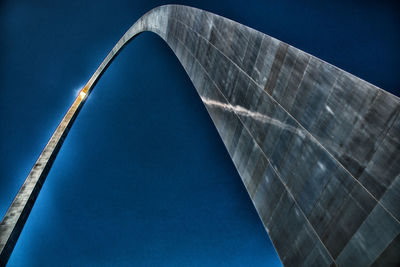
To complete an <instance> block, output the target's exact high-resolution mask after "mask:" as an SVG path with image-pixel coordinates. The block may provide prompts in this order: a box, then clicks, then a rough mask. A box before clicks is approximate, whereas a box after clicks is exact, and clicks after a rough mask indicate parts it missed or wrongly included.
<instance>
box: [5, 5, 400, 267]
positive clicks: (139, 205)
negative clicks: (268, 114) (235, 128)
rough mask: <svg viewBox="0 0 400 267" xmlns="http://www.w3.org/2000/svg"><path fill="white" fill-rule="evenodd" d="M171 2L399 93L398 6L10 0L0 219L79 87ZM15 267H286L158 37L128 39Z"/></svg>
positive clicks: (80, 122)
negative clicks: (146, 17) (143, 19)
mask: <svg viewBox="0 0 400 267" xmlns="http://www.w3.org/2000/svg"><path fill="white" fill-rule="evenodd" d="M166 3H180V4H186V5H190V6H195V7H199V8H202V9H205V10H208V11H211V12H214V13H217V14H219V15H223V16H225V17H228V18H230V19H233V20H235V21H238V22H240V23H242V24H245V25H248V26H250V27H252V28H255V29H257V30H259V31H262V32H264V33H267V34H269V35H271V36H274V37H276V38H278V39H280V40H282V41H285V42H287V43H289V44H291V45H294V46H296V47H298V48H300V49H302V50H304V51H306V52H309V53H311V54H313V55H315V56H317V57H319V58H321V59H323V60H325V61H328V62H329V63H332V64H334V65H336V66H338V67H340V68H342V69H344V70H346V71H348V72H350V73H352V74H355V75H357V76H359V77H361V78H363V79H365V80H367V81H369V82H371V83H373V84H375V85H377V86H379V87H382V88H383V89H385V90H388V91H389V92H392V93H394V94H396V95H399V91H398V90H399V88H400V86H399V85H400V80H399V74H400V73H399V62H400V52H399V47H400V17H399V14H400V12H399V8H398V7H397V5H395V2H394V1H393V2H391V1H351V2H350V1H332V2H330V3H328V2H324V1H316V0H315V1H307V2H302V1H252V0H247V1H226V0H222V1H175V2H171V1H150V0H143V1H122V0H114V1H84V0H79V1H75V0H74V1H71V0H69V1H53V0H52V1H23V0H18V1H15V0H9V1H2V2H1V4H0V46H1V47H0V114H1V119H0V216H1V217H2V216H3V215H4V214H5V212H6V210H7V208H8V206H9V204H10V203H11V201H12V200H13V198H14V196H15V194H16V193H17V191H18V189H19V187H20V186H21V185H22V183H23V181H24V179H25V177H26V175H27V174H28V173H29V170H30V168H31V167H32V166H33V164H34V162H35V161H36V159H37V157H38V155H39V154H40V152H41V150H42V149H43V148H44V146H45V144H46V143H47V141H48V139H49V138H50V136H51V134H52V132H53V131H54V129H55V128H56V126H57V124H58V123H59V122H60V120H61V118H62V117H63V115H64V114H65V112H66V110H67V108H68V107H69V106H70V104H71V103H72V102H73V100H74V98H75V97H76V95H77V93H78V90H79V89H80V87H81V86H83V85H84V84H85V83H86V81H87V80H88V79H89V77H90V76H91V75H92V73H93V72H94V71H95V69H96V68H97V66H98V65H99V64H100V62H101V61H102V59H103V58H104V57H105V56H106V54H107V53H108V52H109V50H110V49H111V48H112V47H113V45H114V44H115V43H116V41H117V40H118V39H119V38H120V37H121V36H122V34H123V33H124V32H125V31H126V30H127V29H128V28H129V27H130V25H131V24H133V23H134V22H135V21H136V19H138V18H139V17H140V16H141V15H142V14H144V13H145V12H147V11H148V10H150V9H151V8H153V7H156V6H158V5H161V4H166ZM282 238H284V237H282ZM9 265H10V266H79V265H84V266H87V265H89V266H90V265H93V266H101V265H124V266H125V265H137V266H142V265H146V266H154V265H173V266H205V265H206V266H210V265H218V266H221V265H222V266H224V265H225V266H232V265H234V266H240V265H246V266H260V265H267V266H279V265H280V262H279V259H278V257H277V255H276V253H275V251H274V249H273V246H272V244H271V243H270V241H269V239H268V236H267V234H266V232H265V230H264V228H263V226H262V223H261V221H260V220H259V219H258V216H257V213H256V211H255V209H254V208H253V206H252V204H251V201H250V198H249V197H248V195H247V193H246V191H245V188H244V186H243V185H242V182H241V180H240V177H239V176H238V174H237V172H236V170H235V168H234V166H233V164H232V162H231V160H230V158H229V156H228V153H227V152H226V150H225V148H224V146H223V143H222V141H221V140H220V138H219V136H218V134H217V131H216V130H215V129H214V126H213V124H212V121H211V119H210V118H209V116H208V114H207V112H206V110H205V108H204V107H203V104H202V103H201V101H200V99H199V97H198V96H197V93H196V92H195V90H194V88H193V86H192V85H191V82H190V80H189V78H188V77H187V76H186V74H185V72H184V70H183V68H182V67H181V66H180V64H179V62H178V60H177V59H176V58H175V56H174V55H173V53H172V51H171V50H170V49H169V48H168V46H167V45H166V44H165V43H164V42H163V41H162V40H161V39H160V38H159V37H158V36H156V35H154V34H152V33H144V34H142V35H140V36H139V37H138V38H137V39H135V40H134V41H133V42H131V43H130V44H129V45H128V46H127V47H126V48H125V49H124V50H123V52H122V53H121V54H120V55H119V56H118V58H117V59H116V60H115V61H114V62H113V64H112V65H111V66H110V68H109V69H108V70H107V72H106V73H105V75H104V76H103V77H102V78H101V80H100V81H99V83H98V84H97V86H96V88H95V90H94V91H93V93H92V95H91V96H90V98H89V99H88V101H87V103H86V105H85V107H84V108H83V109H82V111H81V113H80V115H79V117H78V119H77V121H76V122H75V124H74V127H72V130H71V131H70V134H69V136H68V138H67V139H66V141H65V143H64V146H63V147H62V149H61V151H60V153H59V155H58V157H57V160H56V161H55V163H54V166H53V169H52V170H51V172H50V174H49V176H48V178H47V181H46V183H45V185H44V187H43V189H42V192H41V193H40V195H39V198H38V200H37V202H36V204H35V206H34V208H33V210H32V213H31V216H30V217H29V219H28V221H27V223H26V225H25V228H24V231H23V232H22V234H21V237H20V239H19V241H18V243H17V245H16V247H15V250H14V252H13V254H12V256H11V258H10V262H9Z"/></svg>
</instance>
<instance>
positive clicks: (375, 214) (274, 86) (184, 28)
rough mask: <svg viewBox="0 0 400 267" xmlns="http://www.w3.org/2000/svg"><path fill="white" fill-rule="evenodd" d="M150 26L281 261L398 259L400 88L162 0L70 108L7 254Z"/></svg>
mask: <svg viewBox="0 0 400 267" xmlns="http://www.w3.org/2000/svg"><path fill="white" fill-rule="evenodd" d="M143 31H151V32H154V33H156V34H157V35H159V36H160V37H161V38H162V39H163V40H165V41H166V42H167V44H168V45H169V46H170V48H171V49H172V50H173V52H174V53H175V55H176V56H177V57H178V59H179V61H180V62H181V64H182V65H183V67H184V69H185V71H186V72H187V74H188V75H189V77H190V79H191V81H192V83H193V85H194V87H195V88H196V90H197V92H198V94H199V96H200V97H201V99H202V101H203V103H204V105H205V106H206V108H207V111H208V112H209V114H210V116H211V118H212V120H213V122H214V124H215V126H216V128H217V130H218V132H219V134H220V136H221V138H222V140H223V142H224V144H225V146H226V148H227V150H228V152H229V154H230V156H231V158H232V161H233V163H234V164H235V167H236V169H237V171H238V172H239V174H240V177H241V179H242V181H243V183H244V185H245V187H246V189H247V191H248V193H249V196H250V198H251V200H252V202H253V204H254V206H255V208H256V210H257V212H258V215H259V217H260V219H261V221H262V222H263V224H264V227H265V229H266V231H267V233H268V235H269V237H270V239H271V240H272V242H273V244H274V246H275V249H276V250H277V252H278V255H279V257H280V259H281V261H282V263H283V264H284V265H288V266H294V265H295V266H297V265H306V266H308V265H311V266H329V265H344V266H346V265H352V266H368V265H377V266H381V265H382V266H395V265H397V264H399V262H400V253H399V251H400V235H399V233H400V223H399V220H400V204H399V203H400V118H399V112H400V100H399V98H398V97H396V96H393V95H391V94H390V93H388V92H386V91H384V90H382V89H380V88H378V87H376V86H374V85H372V84H370V83H368V82H366V81H363V80H361V79H359V78H357V77H355V76H353V75H351V74H349V73H347V72H345V71H343V70H340V69H338V68H337V67H335V66H332V65H330V64H329V63H326V62H324V61H322V60H320V59H318V58H316V57H314V56H312V55H309V54H307V53H305V52H303V51H301V50H299V49H296V48H294V47H292V46H290V45H288V44H286V43H284V42H281V41H279V40H277V39H275V38H272V37H270V36H268V35H265V34H263V33H261V32H258V31H256V30H254V29H251V28H248V27H246V26H244V25H241V24H239V23H237V22H234V21H231V20H229V19H226V18H223V17H220V16H218V15H215V14H212V13H209V12H206V11H203V10H199V9H195V8H191V7H186V6H179V5H166V6H160V7H157V8H155V9H153V10H151V11H149V12H148V13H146V14H145V15H143V16H142V17H141V18H140V19H139V20H138V21H137V22H136V23H135V24H134V25H133V26H132V27H131V28H130V29H129V30H128V31H127V32H126V33H125V34H124V35H123V36H122V38H121V39H120V40H119V41H118V43H117V44H116V45H115V46H114V48H113V49H112V50H111V52H110V53H109V54H108V55H107V57H106V58H105V59H104V61H103V62H102V63H101V65H100V66H99V67H98V69H97V70H96V72H95V73H94V74H93V76H92V77H91V78H90V80H89V81H88V82H87V84H86V85H85V86H84V88H83V89H82V90H81V92H80V93H79V95H78V97H77V98H76V100H75V101H74V103H73V104H72V106H71V107H70V109H69V110H68V112H67V113H66V115H65V116H64V118H63V119H62V121H61V123H60V124H59V126H58V127H57V129H56V130H55V132H54V134H53V135H52V137H51V138H50V140H49V142H48V143H47V145H46V147H45V148H44V150H43V151H42V153H41V154H40V156H39V158H38V160H37V161H36V163H35V165H34V167H33V168H32V170H31V171H30V173H29V175H28V177H27V178H26V180H25V182H24V184H23V185H22V187H21V189H20V190H19V192H18V194H17V196H16V198H15V199H14V201H13V202H12V204H11V206H10V208H9V209H8V211H7V213H6V215H5V216H4V218H3V220H2V221H1V224H0V253H1V254H0V265H5V264H6V263H7V261H8V258H9V256H10V254H11V252H12V250H13V248H14V246H15V243H16V242H17V239H18V237H19V235H20V233H21V231H22V228H23V226H24V224H25V222H26V220H27V218H28V216H29V213H30V211H31V209H32V207H33V204H34V203H35V200H36V198H37V196H38V194H39V191H40V189H41V187H42V185H43V183H44V181H45V179H46V176H47V173H48V172H49V170H50V168H51V165H52V163H53V162H54V160H55V157H56V155H57V153H58V151H59V149H60V147H61V145H62V143H63V141H64V139H65V138H66V136H67V134H68V131H69V129H70V128H71V126H72V124H73V122H74V120H75V119H76V117H77V115H78V113H79V111H80V109H81V108H82V106H83V105H84V103H85V101H86V99H87V97H88V96H89V94H90V93H91V91H92V90H93V87H94V85H95V84H96V82H97V80H98V79H99V78H100V77H101V75H102V74H103V72H104V71H105V70H106V69H107V67H108V65H109V64H110V63H111V62H112V60H113V59H114V57H115V56H116V55H117V54H118V52H119V51H120V50H121V49H122V48H123V47H124V46H125V45H126V44H127V43H128V42H129V41H130V40H131V39H133V38H134V37H135V36H137V35H138V34H140V33H141V32H143Z"/></svg>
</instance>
